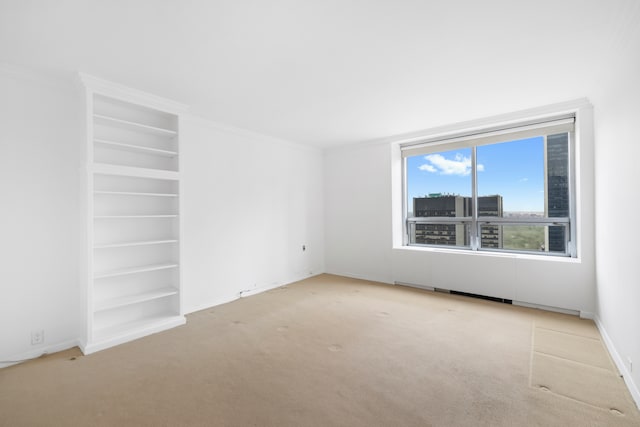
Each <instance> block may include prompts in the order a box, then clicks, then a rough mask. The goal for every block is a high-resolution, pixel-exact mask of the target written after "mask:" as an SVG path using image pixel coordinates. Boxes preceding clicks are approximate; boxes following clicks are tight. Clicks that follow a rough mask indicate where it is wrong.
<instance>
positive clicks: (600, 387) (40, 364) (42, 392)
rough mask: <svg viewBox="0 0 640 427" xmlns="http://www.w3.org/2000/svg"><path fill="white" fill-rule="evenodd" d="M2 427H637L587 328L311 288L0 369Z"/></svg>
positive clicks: (535, 316)
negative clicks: (85, 352)
mask: <svg viewBox="0 0 640 427" xmlns="http://www.w3.org/2000/svg"><path fill="white" fill-rule="evenodd" d="M0 425H2V426H11V427H16V426H101V425H108V426H640V414H639V412H638V410H637V408H636V407H635V405H634V403H633V401H632V399H631V397H630V395H629V393H628V391H627V390H626V388H625V386H624V383H623V381H622V379H621V378H620V377H619V376H618V374H617V371H616V369H615V367H614V365H613V364H612V362H611V360H610V357H609V355H608V354H607V352H606V350H605V348H604V346H603V344H602V340H601V338H600V336H599V334H598V331H597V329H596V327H595V326H594V324H593V322H591V321H587V320H580V319H578V318H576V317H572V316H567V315H561V314H556V313H549V312H544V311H540V310H532V309H527V308H522V307H514V306H509V305H505V304H499V303H494V302H488V301H481V300H477V299H472V298H467V297H460V296H452V295H448V294H441V293H434V292H428V291H421V290H416V289H411V288H405V287H400V286H388V285H381V284H376V283H371V282H366V281H360V280H353V279H345V278H341V277H337V276H331V275H322V276H318V277H314V278H310V279H308V280H305V281H302V282H298V283H295V284H291V285H288V286H285V287H282V288H278V289H274V290H272V291H269V292H265V293H262V294H259V295H255V296H251V297H248V298H243V299H241V300H238V301H235V302H232V303H229V304H225V305H222V306H218V307H214V308H212V309H208V310H204V311H201V312H198V313H195V314H192V315H189V316H188V323H187V325H186V326H182V327H179V328H176V329H172V330H170V331H167V332H163V333H160V334H155V335H152V336H149V337H146V338H143V339H140V340H137V341H134V342H131V343H128V344H124V345H121V346H118V347H115V348H111V349H108V350H104V351H101V352H98V353H95V354H92V355H90V356H82V354H81V353H80V352H79V350H77V349H72V350H69V351H65V352H61V353H57V354H54V355H49V356H47V357H44V358H41V359H38V360H35V361H32V362H28V363H24V364H21V365H16V366H12V367H9V368H6V369H1V370H0Z"/></svg>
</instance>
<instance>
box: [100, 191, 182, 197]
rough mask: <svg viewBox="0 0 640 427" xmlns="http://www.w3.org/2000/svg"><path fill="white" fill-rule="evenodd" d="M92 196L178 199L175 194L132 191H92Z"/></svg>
mask: <svg viewBox="0 0 640 427" xmlns="http://www.w3.org/2000/svg"><path fill="white" fill-rule="evenodd" d="M93 194H101V195H107V196H149V197H178V194H177V193H136V192H133V191H94V192H93Z"/></svg>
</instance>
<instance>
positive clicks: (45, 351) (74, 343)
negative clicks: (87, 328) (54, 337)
mask: <svg viewBox="0 0 640 427" xmlns="http://www.w3.org/2000/svg"><path fill="white" fill-rule="evenodd" d="M73 347H80V341H78V340H75V339H74V340H68V341H63V342H61V343H58V344H52V345H47V346H44V347H42V346H39V347H38V348H37V349H34V350H29V351H26V352H24V353H21V354H18V355H14V356H9V357H6V359H7V360H15V361H16V362H11V363H0V369H2V368H7V367H9V366H13V365H17V364H19V363H24V362H27V361H29V360H32V359H37V358H39V357H42V356H46V355H49V354H52V353H57V352H59V351H64V350H69V349H70V348H73ZM3 359H4V357H3Z"/></svg>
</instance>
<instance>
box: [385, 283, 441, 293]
mask: <svg viewBox="0 0 640 427" xmlns="http://www.w3.org/2000/svg"><path fill="white" fill-rule="evenodd" d="M393 284H394V285H397V286H407V287H409V288H416V289H424V290H425V291H435V290H436V288H434V287H433V286H426V285H416V284H415V283H407V282H393Z"/></svg>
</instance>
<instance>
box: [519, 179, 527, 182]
mask: <svg viewBox="0 0 640 427" xmlns="http://www.w3.org/2000/svg"><path fill="white" fill-rule="evenodd" d="M527 181H529V178H520V179H519V180H518V182H527Z"/></svg>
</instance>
